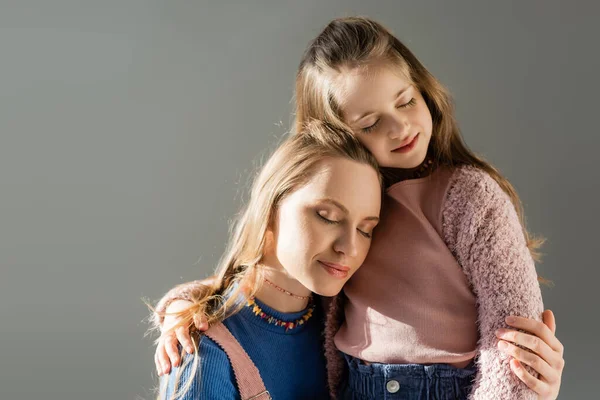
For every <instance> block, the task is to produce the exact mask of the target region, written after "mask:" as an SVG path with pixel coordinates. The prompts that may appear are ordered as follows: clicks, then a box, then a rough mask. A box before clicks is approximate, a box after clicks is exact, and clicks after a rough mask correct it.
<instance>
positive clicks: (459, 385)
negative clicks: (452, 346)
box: [338, 354, 477, 400]
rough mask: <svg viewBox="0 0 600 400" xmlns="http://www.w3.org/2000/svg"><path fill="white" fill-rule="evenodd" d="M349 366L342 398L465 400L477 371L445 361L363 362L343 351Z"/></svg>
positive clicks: (346, 399)
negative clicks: (406, 362) (413, 362)
mask: <svg viewBox="0 0 600 400" xmlns="http://www.w3.org/2000/svg"><path fill="white" fill-rule="evenodd" d="M344 357H345V358H346V362H347V364H348V367H349V374H348V379H347V381H346V382H345V383H344V384H343V387H342V388H341V390H340V396H338V398H340V399H343V400H366V399H378V400H392V399H393V400H426V399H427V400H429V399H432V400H433V399H435V400H450V399H451V400H463V399H464V400H466V399H467V396H468V395H469V393H470V392H471V387H472V386H473V379H474V378H475V374H476V372H477V368H476V366H475V363H474V362H471V364H469V365H468V366H467V367H465V368H455V367H453V366H451V365H448V364H432V365H420V364H378V363H373V364H369V365H366V364H363V363H362V362H361V361H360V360H359V359H356V358H354V357H351V356H349V355H347V354H344Z"/></svg>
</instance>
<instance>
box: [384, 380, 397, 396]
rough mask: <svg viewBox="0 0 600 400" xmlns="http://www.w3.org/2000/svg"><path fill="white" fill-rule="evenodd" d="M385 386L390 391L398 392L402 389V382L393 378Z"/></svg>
mask: <svg viewBox="0 0 600 400" xmlns="http://www.w3.org/2000/svg"><path fill="white" fill-rule="evenodd" d="M385 388H386V389H387V391H388V392H390V393H396V392H397V391H398V390H400V384H399V383H398V381H395V380H393V379H392V380H391V381H388V383H387V384H386V385H385Z"/></svg>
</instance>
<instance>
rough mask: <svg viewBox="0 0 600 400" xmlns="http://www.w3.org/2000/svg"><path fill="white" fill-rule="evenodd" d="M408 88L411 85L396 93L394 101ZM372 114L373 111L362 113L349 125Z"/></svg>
mask: <svg viewBox="0 0 600 400" xmlns="http://www.w3.org/2000/svg"><path fill="white" fill-rule="evenodd" d="M410 86H411V85H408V86H407V87H405V88H404V89H400V91H399V92H398V93H396V96H395V97H394V100H396V99H397V98H398V97H400V96H402V95H403V94H404V92H406V91H407V90H408V89H409V88H410ZM373 113H374V111H367V112H364V113H362V114H361V115H359V117H358V118H354V119H353V120H352V121H351V122H350V123H351V124H354V123H356V122H358V121H360V120H361V119H363V118H364V117H366V116H367V115H369V114H373Z"/></svg>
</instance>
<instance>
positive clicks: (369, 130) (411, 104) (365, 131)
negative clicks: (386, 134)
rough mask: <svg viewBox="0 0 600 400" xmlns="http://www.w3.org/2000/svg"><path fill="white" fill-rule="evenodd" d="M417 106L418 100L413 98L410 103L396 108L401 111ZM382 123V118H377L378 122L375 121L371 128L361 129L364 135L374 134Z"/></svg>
mask: <svg viewBox="0 0 600 400" xmlns="http://www.w3.org/2000/svg"><path fill="white" fill-rule="evenodd" d="M415 104H417V101H416V100H415V98H414V97H413V98H412V99H410V100H409V101H408V102H406V103H402V104H399V105H397V106H396V108H399V109H402V108H408V107H412V106H414V105H415ZM380 121H381V118H377V121H375V122H374V123H373V124H371V125H369V126H367V127H364V128H361V129H360V130H361V131H362V132H363V133H369V132H372V131H374V130H375V128H377V126H378V125H379V122H380Z"/></svg>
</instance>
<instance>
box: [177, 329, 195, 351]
mask: <svg viewBox="0 0 600 400" xmlns="http://www.w3.org/2000/svg"><path fill="white" fill-rule="evenodd" d="M175 334H176V335H177V340H179V343H181V346H182V347H183V348H184V349H185V351H187V353H188V354H192V353H193V352H194V347H193V345H192V339H191V338H190V331H189V330H188V329H187V328H186V327H185V326H180V327H179V328H177V329H176V330H175Z"/></svg>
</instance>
